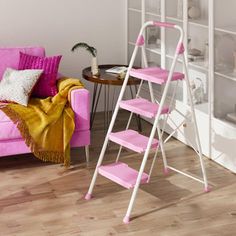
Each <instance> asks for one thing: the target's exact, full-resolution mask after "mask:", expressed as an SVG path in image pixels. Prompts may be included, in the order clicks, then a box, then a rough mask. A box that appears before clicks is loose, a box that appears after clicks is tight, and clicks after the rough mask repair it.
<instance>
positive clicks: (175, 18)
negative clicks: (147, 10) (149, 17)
mask: <svg viewBox="0 0 236 236" xmlns="http://www.w3.org/2000/svg"><path fill="white" fill-rule="evenodd" d="M166 20H167V21H168V20H170V21H175V22H180V23H183V19H180V18H178V17H177V16H166Z"/></svg>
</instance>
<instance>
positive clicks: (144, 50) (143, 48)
mask: <svg viewBox="0 0 236 236" xmlns="http://www.w3.org/2000/svg"><path fill="white" fill-rule="evenodd" d="M142 55H143V63H144V66H145V67H148V62H147V54H146V48H145V44H144V45H143V46H142ZM148 87H149V91H150V96H151V101H152V102H154V101H155V97H154V93H153V87H152V83H151V82H150V81H148Z"/></svg>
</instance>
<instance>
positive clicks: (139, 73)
mask: <svg viewBox="0 0 236 236" xmlns="http://www.w3.org/2000/svg"><path fill="white" fill-rule="evenodd" d="M130 75H131V76H133V77H136V78H139V79H143V80H147V81H150V82H153V83H156V84H164V83H166V81H167V78H168V75H169V71H168V70H164V69H161V68H160V67H148V68H143V69H131V71H130ZM182 79H184V74H183V73H180V72H174V73H173V76H172V79H171V80H172V81H174V80H182Z"/></svg>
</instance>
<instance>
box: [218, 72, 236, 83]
mask: <svg viewBox="0 0 236 236" xmlns="http://www.w3.org/2000/svg"><path fill="white" fill-rule="evenodd" d="M215 74H216V75H218V76H221V77H223V78H225V79H229V80H231V81H235V82H236V74H235V75H234V74H233V73H232V72H231V73H230V72H218V71H216V72H215Z"/></svg>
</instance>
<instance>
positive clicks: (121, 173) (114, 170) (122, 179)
mask: <svg viewBox="0 0 236 236" xmlns="http://www.w3.org/2000/svg"><path fill="white" fill-rule="evenodd" d="M98 173H99V174H100V175H102V176H104V177H106V178H108V179H110V180H112V181H113V182H115V183H117V184H119V185H121V186H123V187H125V188H127V189H131V188H133V187H134V186H135V183H136V180H137V177H138V171H136V170H134V169H132V168H130V167H129V166H128V165H127V164H125V163H122V162H117V163H112V164H108V165H104V166H99V167H98ZM148 179H149V176H148V174H146V173H143V174H142V177H141V184H145V183H147V182H148Z"/></svg>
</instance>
